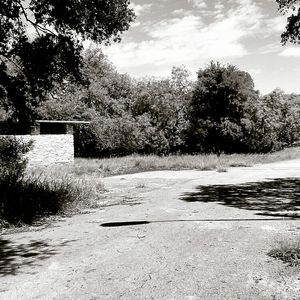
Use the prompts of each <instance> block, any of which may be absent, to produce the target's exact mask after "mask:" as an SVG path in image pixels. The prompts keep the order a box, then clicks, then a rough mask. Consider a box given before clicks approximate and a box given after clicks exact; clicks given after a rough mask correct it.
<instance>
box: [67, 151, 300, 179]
mask: <svg viewBox="0 0 300 300" xmlns="http://www.w3.org/2000/svg"><path fill="white" fill-rule="evenodd" d="M297 158H300V147H294V148H288V149H285V150H282V151H279V152H275V153H271V154H231V155H226V154H222V155H221V156H220V157H218V156H217V155H214V154H208V155H205V154H199V155H170V156H156V155H147V156H144V155H131V156H125V157H115V158H103V159H83V158H78V159H76V160H75V165H74V169H73V171H72V172H74V174H75V175H76V176H79V177H82V176H83V177H84V176H87V175H93V176H94V177H106V176H113V175H121V174H130V173H137V172H146V171H156V170H219V171H226V169H227V168H229V167H248V166H253V165H256V164H263V163H271V162H276V161H282V160H289V159H297Z"/></svg>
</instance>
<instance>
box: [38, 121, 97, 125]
mask: <svg viewBox="0 0 300 300" xmlns="http://www.w3.org/2000/svg"><path fill="white" fill-rule="evenodd" d="M35 123H56V124H72V125H73V124H90V123H91V122H90V121H64V120H36V121H35Z"/></svg>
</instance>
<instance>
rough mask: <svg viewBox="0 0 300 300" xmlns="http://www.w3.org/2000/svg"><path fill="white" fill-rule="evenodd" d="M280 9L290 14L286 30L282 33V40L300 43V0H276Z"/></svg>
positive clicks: (284, 42) (283, 41)
mask: <svg viewBox="0 0 300 300" xmlns="http://www.w3.org/2000/svg"><path fill="white" fill-rule="evenodd" d="M276 2H277V3H278V5H279V11H280V12H281V13H283V14H288V15H289V16H288V18H287V25H286V28H285V31H284V32H283V33H282V35H281V42H282V43H283V44H286V43H287V42H292V43H294V44H299V43H300V1H299V0H276Z"/></svg>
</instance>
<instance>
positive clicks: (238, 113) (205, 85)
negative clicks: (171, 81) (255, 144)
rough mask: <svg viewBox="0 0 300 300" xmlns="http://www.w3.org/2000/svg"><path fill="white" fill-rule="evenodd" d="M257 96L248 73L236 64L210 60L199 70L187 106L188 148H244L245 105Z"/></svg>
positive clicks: (198, 149) (217, 149)
mask: <svg viewBox="0 0 300 300" xmlns="http://www.w3.org/2000/svg"><path fill="white" fill-rule="evenodd" d="M257 98H258V92H257V91H255V90H254V83H253V80H252V78H251V76H250V75H249V74H248V73H246V72H243V71H240V70H239V69H238V68H237V67H235V66H233V65H228V66H222V65H221V64H220V63H215V62H211V63H210V65H209V66H208V67H207V68H206V69H204V70H201V69H200V70H199V72H198V80H197V83H196V86H195V89H194V91H193V96H192V100H191V104H190V108H189V119H190V125H189V129H188V140H187V144H189V145H190V150H191V151H193V152H195V151H196V152H198V151H202V152H214V153H220V152H222V151H224V152H227V153H232V152H241V151H245V143H244V138H245V133H246V132H247V130H249V126H251V122H250V120H249V119H250V115H249V112H248V107H249V106H250V105H251V103H253V102H255V101H256V100H257Z"/></svg>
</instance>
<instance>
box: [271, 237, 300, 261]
mask: <svg viewBox="0 0 300 300" xmlns="http://www.w3.org/2000/svg"><path fill="white" fill-rule="evenodd" d="M268 255H269V256H271V257H273V258H275V259H279V260H281V261H283V262H284V263H286V264H287V265H288V266H291V267H295V266H300V236H299V237H298V238H296V239H293V240H287V239H284V240H281V241H279V242H277V245H276V247H275V248H274V249H272V250H271V251H269V252H268Z"/></svg>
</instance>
